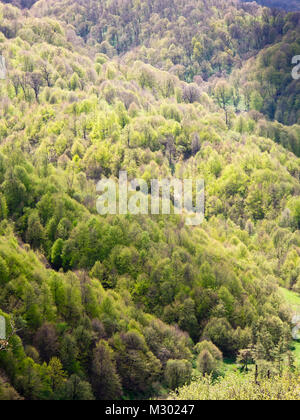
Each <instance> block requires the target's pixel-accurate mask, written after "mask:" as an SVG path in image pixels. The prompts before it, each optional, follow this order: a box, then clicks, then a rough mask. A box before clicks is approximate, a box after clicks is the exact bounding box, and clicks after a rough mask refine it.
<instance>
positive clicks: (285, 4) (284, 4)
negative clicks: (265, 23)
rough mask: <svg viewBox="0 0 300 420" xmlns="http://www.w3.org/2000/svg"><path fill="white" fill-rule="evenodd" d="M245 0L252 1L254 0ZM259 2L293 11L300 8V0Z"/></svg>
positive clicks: (262, 0)
mask: <svg viewBox="0 0 300 420" xmlns="http://www.w3.org/2000/svg"><path fill="white" fill-rule="evenodd" d="M243 1H246V2H252V0H243ZM257 3H259V4H261V5H262V6H266V7H273V8H278V9H284V10H287V11H291V12H293V11H298V10H300V1H299V0H257Z"/></svg>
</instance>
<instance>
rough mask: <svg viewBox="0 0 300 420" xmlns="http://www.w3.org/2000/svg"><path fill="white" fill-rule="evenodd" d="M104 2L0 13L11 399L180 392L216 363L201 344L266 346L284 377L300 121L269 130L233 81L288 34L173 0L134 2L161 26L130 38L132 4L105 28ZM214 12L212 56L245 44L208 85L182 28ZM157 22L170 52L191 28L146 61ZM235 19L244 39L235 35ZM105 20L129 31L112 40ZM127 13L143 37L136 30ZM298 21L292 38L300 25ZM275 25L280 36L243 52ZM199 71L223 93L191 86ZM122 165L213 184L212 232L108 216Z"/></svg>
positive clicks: (298, 238) (231, 349) (298, 274)
mask: <svg viewBox="0 0 300 420" xmlns="http://www.w3.org/2000/svg"><path fill="white" fill-rule="evenodd" d="M198 3H199V4H198ZM93 4H94V3H93V2H90V3H89V2H84V3H80V2H60V1H57V2H55V7H54V5H52V2H47V3H45V2H38V3H37V4H36V5H35V6H34V8H33V11H32V12H26V13H24V12H23V11H20V10H19V9H17V8H14V7H12V6H10V5H3V4H0V52H1V54H3V55H4V56H5V58H6V62H7V67H8V77H7V80H5V81H0V98H1V99H0V103H1V105H0V186H1V190H0V221H1V223H0V234H1V236H0V284H1V290H0V310H1V314H4V315H5V316H6V317H7V320H8V319H9V318H11V319H12V318H13V319H14V322H15V325H16V328H17V329H18V332H17V334H16V335H14V336H13V338H12V340H11V343H10V346H9V347H8V350H7V351H6V352H0V368H1V370H0V377H1V380H0V399H5V398H6V399H9V398H11V399H13V398H14V399H16V398H25V399H70V400H76V399H93V398H96V399H105V398H121V397H126V398H133V397H139V398H148V397H149V396H152V397H153V396H161V395H165V393H166V392H169V391H170V390H171V389H175V388H177V387H178V386H181V385H184V384H185V383H186V382H190V380H191V377H192V374H193V367H195V363H194V362H195V360H196V358H199V357H200V362H199V365H197V366H198V367H199V370H200V371H201V369H202V368H203V366H204V365H205V366H206V364H205V363H204V362H205V360H204V362H203V358H204V359H205V358H206V357H207V353H205V352H206V351H207V349H204V350H203V349H202V350H201V351H200V353H199V347H197V346H196V348H195V345H196V344H197V343H198V342H199V341H200V340H202V339H205V340H208V341H209V342H213V343H214V345H215V346H217V347H218V349H217V350H216V351H215V350H211V347H209V348H210V350H211V351H212V352H213V353H214V352H215V353H214V354H215V356H216V358H221V357H222V356H220V351H221V352H222V353H223V355H224V356H229V357H235V356H236V355H237V354H238V352H239V351H240V350H243V349H246V348H249V347H251V348H254V349H255V351H256V357H257V359H258V360H259V361H260V362H262V363H271V364H274V365H275V362H276V361H278V359H279V358H280V360H285V359H286V354H287V352H288V350H289V344H290V340H291V324H290V321H291V312H290V310H289V308H288V306H287V305H286V304H285V303H284V302H283V301H282V297H281V295H280V293H279V292H278V285H281V286H284V287H287V288H290V289H294V290H295V291H296V292H298V291H300V234H299V227H300V197H299V192H300V182H299V181H300V165H299V163H300V159H299V156H300V127H299V125H296V124H295V125H293V126H284V125H283V124H280V123H278V122H276V121H272V120H271V119H269V120H268V119H266V117H265V116H264V115H263V113H260V112H259V111H263V109H260V110H259V109H257V101H255V100H254V99H255V97H254V96H255V94H256V92H257V90H258V88H257V87H256V85H255V87H254V89H253V91H252V92H251V94H250V106H249V107H247V106H246V103H247V97H248V96H247V95H248V91H244V89H245V87H244V82H243V83H242V82H241V87H239V85H237V84H236V83H235V80H237V79H238V77H240V79H241V78H242V77H243V74H242V75H240V76H239V74H238V72H239V71H240V68H241V67H242V65H245V68H250V66H252V65H258V64H257V63H260V61H259V58H253V60H252V61H249V62H247V63H246V62H245V60H246V59H247V58H248V57H247V52H248V53H250V55H252V54H256V52H257V51H258V50H259V49H260V48H264V47H265V46H266V45H267V44H270V43H271V42H273V41H274V42H275V41H276V42H277V41H278V42H283V41H282V39H284V38H282V36H283V35H282V34H280V30H278V31H277V30H275V33H273V32H272V30H271V28H273V26H272V25H273V24H272V23H270V24H269V26H268V24H267V23H266V22H267V21H266V19H267V17H266V15H265V14H264V13H265V12H264V11H263V10H262V9H261V8H259V7H257V6H254V5H247V6H241V5H240V4H238V3H237V2H235V1H234V2H222V1H214V2H211V1H210V2H209V4H206V6H207V9H205V8H204V3H202V2H197V8H196V9H195V8H194V7H193V4H192V3H191V5H187V4H186V2H185V3H183V2H177V3H176V4H177V6H176V8H174V10H173V9H172V10H173V11H172V13H171V12H169V10H170V9H171V8H170V5H169V6H168V7H167V4H166V3H165V2H163V4H164V5H165V6H166V7H165V8H161V7H159V6H160V4H159V3H157V4H156V3H155V2H154V3H153V10H148V9H147V8H146V9H145V7H146V6H145V3H142V2H141V3H136V4H137V5H138V6H134V5H131V6H132V8H133V9H132V10H133V11H134V14H135V16H136V15H139V16H140V17H141V19H140V22H144V23H145V25H142V26H145V27H144V28H140V27H139V25H140V23H139V24H138V25H137V27H135V26H134V25H133V26H132V29H130V28H129V26H130V24H131V23H132V22H134V19H133V17H132V16H131V15H130V14H129V15H126V13H125V8H124V11H122V10H121V12H122V13H121V12H120V10H118V9H116V8H114V7H113V3H111V6H110V9H109V10H107V11H106V12H105V13H106V14H105V13H104V15H103V14H101V16H100V15H97V13H96V12H95V11H93V10H94V9H93V8H92V6H93ZM98 4H99V3H98ZM147 4H148V7H151V5H152V2H147ZM202 4H203V7H202V8H201V5H202ZM87 5H89V7H90V9H89V12H90V16H91V21H90V20H89V19H88V20H87V19H86V6H87ZM52 6H53V7H52ZM208 6H210V7H208ZM212 6H214V7H212ZM69 7H72V8H74V10H73V13H71V12H70V9H69ZM134 7H138V9H137V10H135V9H134ZM227 8H228V9H227ZM77 9H78V10H77ZM126 10H128V9H126ZM129 10H131V9H130V8H129ZM184 10H185V11H186V16H184V15H183V11H184ZM204 10H205V13H206V10H209V12H207V13H209V16H210V20H208V21H209V28H210V29H209V30H206V28H205V30H204V31H203V32H201V34H200V32H199V37H200V38H201V36H202V37H203V36H204V33H206V36H207V39H205V42H207V43H208V44H209V43H212V44H211V45H212V50H211V53H210V54H211V55H210V56H209V57H207V59H206V60H205V61H207V63H208V64H209V65H211V64H210V63H212V62H214V58H213V57H217V56H218V54H219V52H220V51H223V50H224V48H225V46H226V43H228V45H231V46H232V48H233V49H232V52H229V51H227V52H226V60H225V61H226V63H227V64H225V65H223V63H221V64H220V63H216V64H215V65H213V67H212V69H211V70H209V72H208V73H207V74H206V73H205V71H204V68H202V67H201V66H202V65H203V60H202V59H201V60H200V58H199V60H198V61H197V60H196V59H195V56H194V52H191V55H189V56H185V53H183V52H182V51H183V50H185V49H186V46H188V45H189V43H190V42H192V43H194V47H195V48H196V49H197V48H198V47H196V44H197V42H198V41H192V39H191V37H192V35H193V36H195V33H196V32H195V31H194V33H193V32H192V30H191V31H190V32H188V33H187V34H186V37H184V33H185V31H184V28H188V27H189V24H187V23H190V22H192V20H193V19H194V21H195V22H199V19H200V21H201V19H204V15H203V16H202V17H201V13H204V12H203V11H204ZM78 11H81V12H82V14H80V13H79V14H78V13H77V12H78ZM62 12H63V13H64V12H66V13H65V14H62ZM67 12H68V13H67ZM157 12H159V13H161V15H160V19H162V20H165V19H167V20H169V21H170V31H169V32H167V37H168V36H169V38H168V39H167V40H166V46H167V47H168V48H167V47H166V48H167V49H166V51H170V48H171V44H170V42H171V41H172V39H173V36H174V34H175V32H174V34H173V33H172V31H175V30H176V27H177V26H178V19H179V20H180V16H181V17H182V19H181V21H182V22H183V23H182V25H183V26H182V27H181V29H180V31H179V35H180V37H183V38H182V39H181V38H180V42H178V41H176V42H175V43H176V44H177V45H179V48H181V49H182V50H180V51H179V52H178V53H177V55H178V59H176V58H174V61H172V60H173V59H172V60H171V61H170V62H169V57H167V56H163V55H162V56H161V57H162V61H161V63H157V62H153V61H152V60H150V59H148V58H149V57H150V56H149V57H148V58H147V54H148V52H149V51H150V50H151V49H152V48H153V45H155V44H156V41H155V39H156V38H155V34H159V32H158V30H153V33H152V34H151V31H152V25H151V22H150V23H147V22H148V20H149V18H150V17H149V13H150V14H152V13H157ZM192 12H194V13H196V14H197V12H199V13H200V15H199V13H198V16H197V17H194V18H193V13H192ZM107 13H109V14H108V15H107ZM120 13H121V14H120ZM169 13H171V14H170V16H169ZM228 13H229V14H230V13H231V14H232V16H231V18H230V16H229V17H228V19H229V22H230V19H233V20H234V19H235V17H234V16H235V15H236V14H237V15H239V16H240V19H241V22H244V27H243V25H239V27H240V29H241V30H244V31H245V32H243V33H244V35H241V34H240V35H234V34H233V33H234V30H233V28H231V25H228V24H227V23H226V19H225V20H224V15H225V14H226V15H227V14H228ZM49 16H50V17H49ZM75 16H76V19H82V21H81V20H79V21H78V20H76V19H75ZM103 16H106V17H105V18H106V19H108V21H109V22H110V23H111V22H113V23H114V22H115V26H114V25H111V28H110V29H109V30H108V31H104V32H103V33H102V35H101V31H100V32H99V28H100V29H101V28H103V27H104V26H105V25H104V23H103V22H104V21H102V20H101V19H102V18H103V19H104V17H103ZM264 16H265V17H264ZM270 16H271V15H269V18H268V19H271V18H270ZM272 16H273V15H272ZM95 17H97V19H100V20H99V21H98V20H97V21H96V20H95V19H94V18H95ZM92 18H93V19H94V20H95V22H93V21H92ZM273 18H274V19H279V17H278V15H276V16H275V17H274V16H273ZM58 19H59V20H58ZM74 19H75V20H74ZM120 19H123V20H122V22H125V23H126V21H127V23H128V25H129V26H128V27H127V26H125V27H124V26H123V32H122V33H121V34H119V33H116V32H115V30H116V28H120V27H121V26H120ZM184 19H187V21H188V22H187V23H186V24H184ZM282 19H283V21H282V23H281V24H280V25H288V26H289V25H290V22H292V23H291V25H292V26H291V29H290V30H291V32H290V33H292V34H294V33H295V27H296V26H297V22H296V20H295V21H294V19H292V18H291V17H286V16H282ZM295 19H296V18H295ZM159 21H160V20H159V19H158V18H157V22H159ZM214 22H215V23H214ZM83 23H86V24H87V26H85V29H84V25H83ZM165 23H166V22H164V23H163V22H162V23H161V24H162V28H163V27H165V26H164V25H165ZM232 24H233V23H232ZM70 25H73V26H70ZM222 25H223V26H226V28H227V30H226V33H224V34H223V35H222V33H221V32H222V30H223V26H222ZM293 25H294V26H293ZM199 26H200V25H199ZM220 26H221V28H222V29H220ZM146 27H148V32H147V30H146ZM280 27H282V26H280ZM137 28H138V30H137ZM230 28H231V29H230ZM259 28H261V30H262V31H265V32H264V33H265V38H261V37H259V39H257V40H256V41H255V39H253V38H252V39H251V41H250V40H249V41H247V42H251V43H252V42H254V43H253V45H251V46H250V45H248V44H247V45H246V44H244V43H243V41H242V40H244V39H250V38H249V37H248V35H247V36H246V33H248V34H249V32H248V31H253V32H250V33H256V32H257V30H258V29H259ZM118 30H119V29H118ZM149 31H150V32H149ZM187 31H188V30H187ZM108 32H110V35H108ZM135 32H137V33H138V34H139V35H138V36H137V37H136V38H134V37H133V35H132V34H134V33H135ZM271 32H272V33H271ZM285 32H287V31H285ZM130 34H131V35H130ZM229 34H230V38H228V37H229ZM100 35H101V36H100ZM200 35H201V36H200ZM158 36H159V38H161V35H158ZM99 37H100V38H99ZM120 39H123V41H122V42H121V41H120ZM147 40H148V41H147ZM185 40H186V42H187V43H186V44H185V43H184V42H185ZM200 41H201V40H200ZM200 41H199V42H200ZM152 42H153V45H152ZM203 42H204V41H203ZM258 42H259V44H258ZM285 42H287V40H286V39H285ZM200 44H201V43H200ZM144 46H145V47H144ZM133 47H136V49H135V50H134V51H133V50H132V48H133ZM118 48H121V50H120V51H118ZM199 48H200V47H199ZM159 49H160V51H163V49H161V48H160V47H159ZM171 50H172V48H171ZM123 53H124V54H125V55H123ZM116 54H120V56H119V57H115V55H116ZM151 54H152V52H151ZM168 54H169V52H167V55H168ZM201 54H202V53H201ZM261 54H263V52H262V53H261ZM154 56H155V52H154V51H153V57H154ZM229 56H232V57H234V59H233V61H230V64H228V62H227V58H228V57H229ZM182 60H183V61H182ZM186 60H187V61H186ZM239 62H240V64H239ZM199 63H200V64H199ZM151 64H152V65H151ZM153 64H155V66H156V67H154V66H153ZM205 65H206V64H205ZM174 66H175V67H177V69H178V68H179V67H180V66H181V67H182V68H183V69H188V70H184V71H183V72H178V71H177V70H176V71H175V70H174ZM178 66H179V67H178ZM189 66H190V67H189ZM199 66H200V67H199ZM172 68H173V70H174V71H173V70H172ZM167 70H170V71H167ZM233 70H235V72H233V73H232V71H233ZM199 71H200V72H202V73H201V74H202V76H203V78H205V77H207V78H208V80H207V82H204V81H203V80H202V79H201V80H200V79H197V78H196V79H195V82H194V83H190V84H188V83H187V82H188V81H191V80H192V79H193V77H194V76H195V75H198V76H199V74H198V73H199ZM223 72H224V74H223ZM231 73H232V74H231ZM211 75H214V77H216V76H219V77H218V79H214V78H213V79H209V77H210V76H211ZM245 83H246V82H245ZM224 92H225V95H226V97H227V100H226V104H225V106H224V103H223V106H222V95H224ZM253 92H254V94H252V93H253ZM237 94H238V95H237ZM262 94H263V92H262ZM239 95H240V99H239V101H238V102H237V100H236V97H237V96H239ZM251 104H253V109H251ZM254 105H255V106H254ZM254 108H255V109H254ZM293 109H294V107H293ZM296 115H297V114H296ZM295 118H296V121H298V120H297V117H295ZM282 122H284V121H282ZM120 170H126V171H127V172H128V174H129V177H130V178H131V179H132V178H134V177H139V178H143V179H144V180H146V181H148V182H149V181H150V180H151V179H153V178H158V179H161V178H163V177H171V176H177V177H178V178H180V179H183V178H189V177H194V178H195V177H201V178H204V179H205V183H206V203H207V205H206V220H205V223H204V224H203V225H202V226H201V227H197V228H194V229H191V228H188V227H187V226H185V223H184V219H183V218H182V217H179V216H171V217H166V216H165V217H163V216H153V217H152V216H151V217H150V216H149V217H148V216H147V217H146V216H138V217H134V216H107V217H101V216H99V215H98V214H97V212H96V199H97V194H96V187H95V185H96V182H97V181H98V180H99V179H100V178H101V177H104V176H106V177H113V178H115V179H117V177H118V174H119V171H120ZM8 324H9V323H8ZM210 346H211V344H210ZM203 351H204V353H203ZM201 357H202V359H201ZM208 357H211V356H208ZM276 366H277V365H276ZM275 370H276V369H275ZM2 396H3V397H2Z"/></svg>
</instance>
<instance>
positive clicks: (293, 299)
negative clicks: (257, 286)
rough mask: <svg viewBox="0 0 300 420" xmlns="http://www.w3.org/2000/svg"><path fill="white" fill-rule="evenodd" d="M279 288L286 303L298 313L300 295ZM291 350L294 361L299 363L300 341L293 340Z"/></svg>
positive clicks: (299, 310) (299, 312) (299, 309)
mask: <svg viewBox="0 0 300 420" xmlns="http://www.w3.org/2000/svg"><path fill="white" fill-rule="evenodd" d="M280 290H281V293H282V295H283V296H284V298H285V300H286V301H287V303H288V304H289V305H290V306H291V307H292V309H293V311H295V313H298V314H299V315H300V295H299V294H298V293H295V292H291V291H290V290H287V289H284V288H281V289H280ZM292 350H293V353H294V356H295V360H296V363H297V364H298V365H300V341H293V344H292Z"/></svg>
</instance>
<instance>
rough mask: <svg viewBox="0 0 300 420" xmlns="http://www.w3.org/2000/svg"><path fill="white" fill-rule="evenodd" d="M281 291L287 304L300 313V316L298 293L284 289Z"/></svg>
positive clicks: (299, 297) (299, 296)
mask: <svg viewBox="0 0 300 420" xmlns="http://www.w3.org/2000/svg"><path fill="white" fill-rule="evenodd" d="M280 291H281V293H282V294H283V296H284V298H285V300H286V301H287V303H288V304H289V305H290V306H291V307H292V308H293V310H294V311H297V312H299V314H300V295H299V294H298V293H295V292H292V291H290V290H287V289H284V288H283V287H281V288H280Z"/></svg>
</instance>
